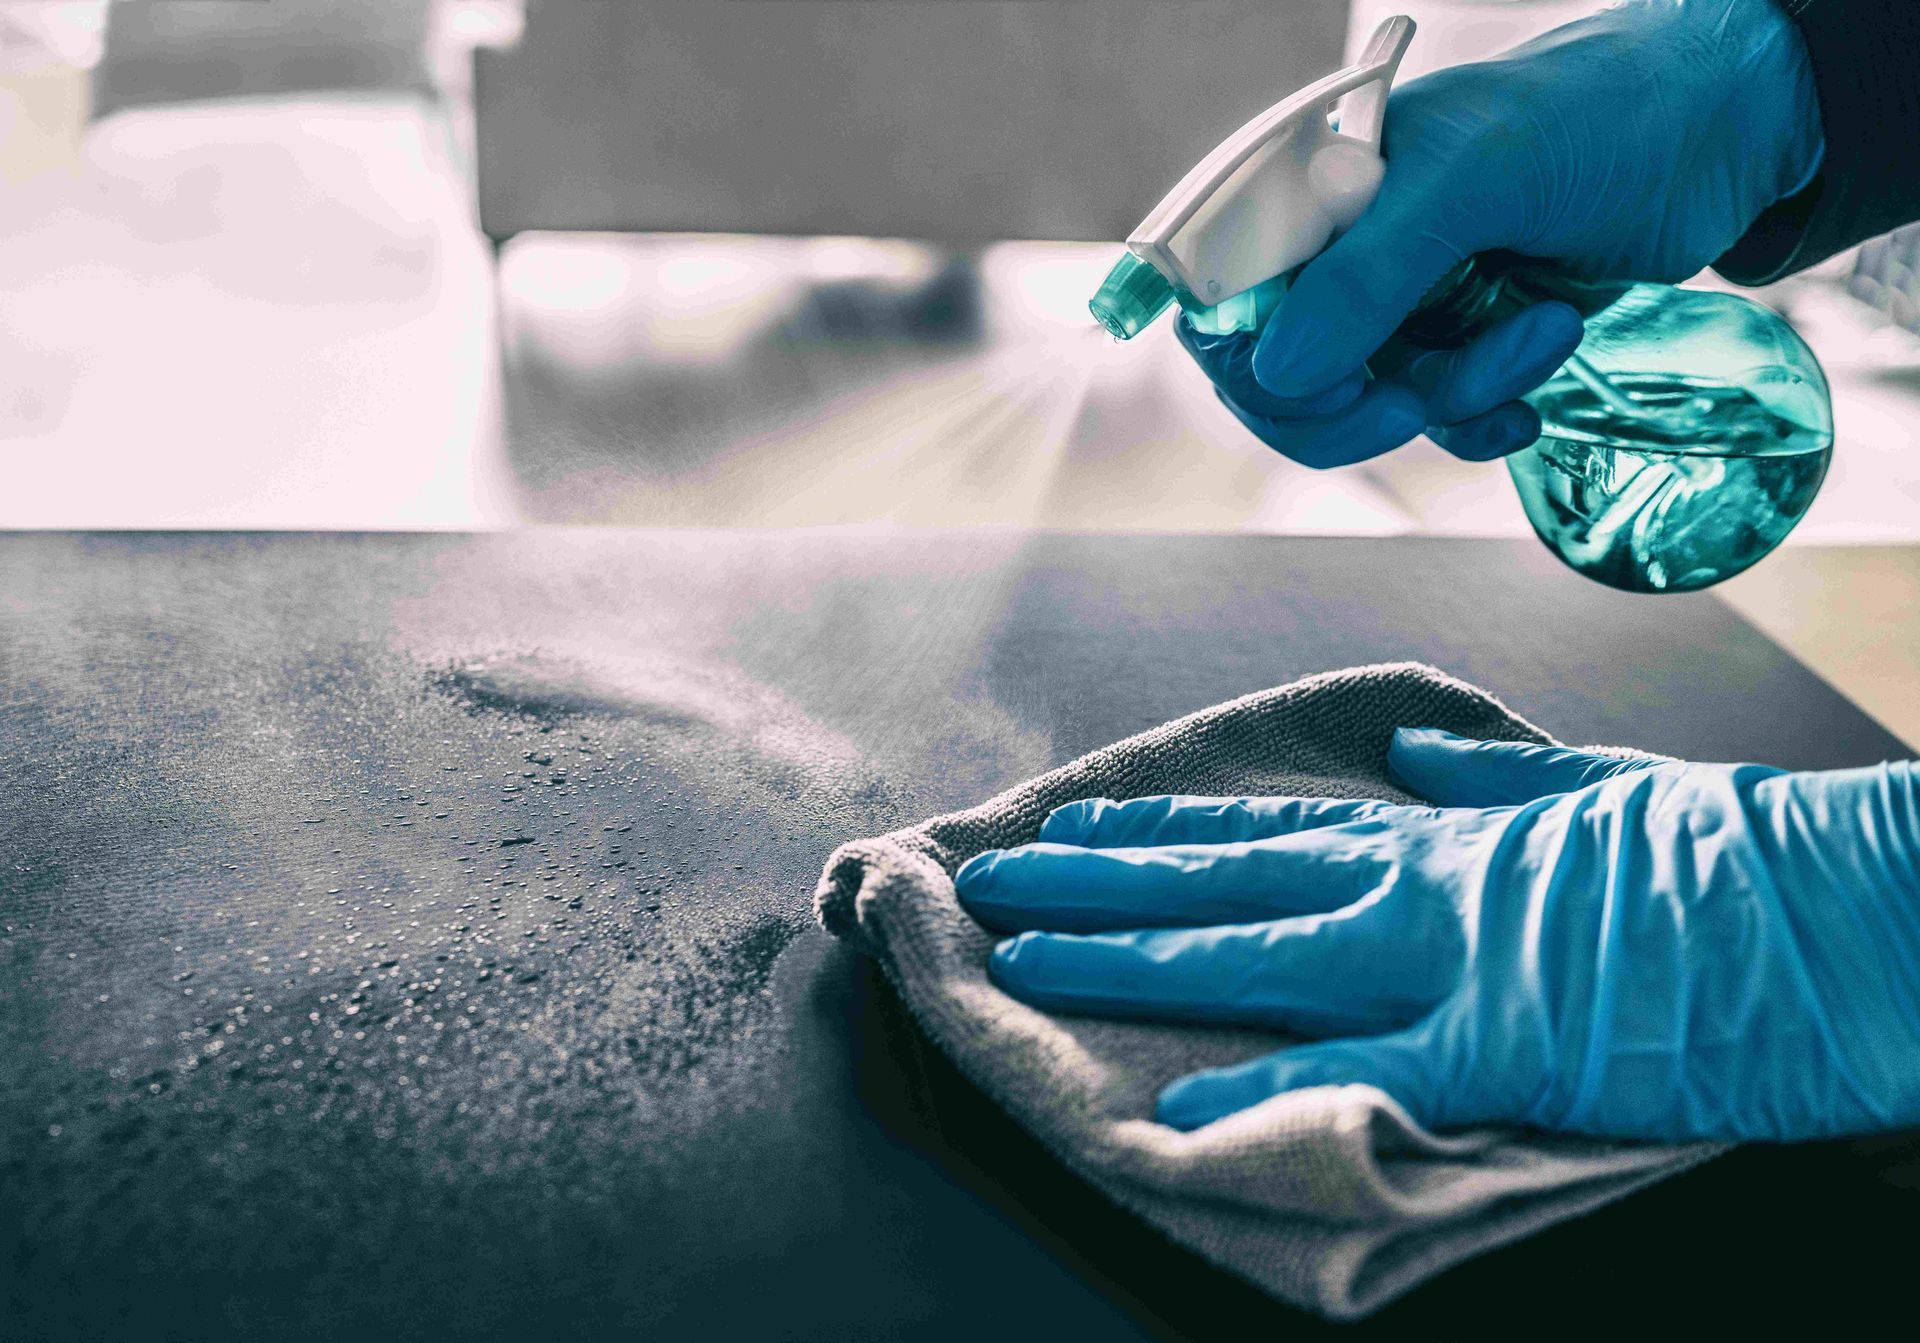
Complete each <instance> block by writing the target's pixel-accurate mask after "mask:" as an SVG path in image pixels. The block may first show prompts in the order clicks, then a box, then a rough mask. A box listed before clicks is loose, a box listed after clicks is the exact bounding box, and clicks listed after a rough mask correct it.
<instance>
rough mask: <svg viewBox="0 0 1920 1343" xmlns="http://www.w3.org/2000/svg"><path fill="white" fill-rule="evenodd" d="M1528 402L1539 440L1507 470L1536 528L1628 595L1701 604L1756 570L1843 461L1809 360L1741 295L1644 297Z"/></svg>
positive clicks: (1574, 563) (1614, 312)
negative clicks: (1699, 598) (1682, 597)
mask: <svg viewBox="0 0 1920 1343" xmlns="http://www.w3.org/2000/svg"><path fill="white" fill-rule="evenodd" d="M1526 399H1527V401H1528V403H1529V404H1531V405H1532V406H1533V408H1534V409H1535V410H1537V411H1539V412H1540V420H1541V424H1542V426H1543V427H1542V432H1541V436H1540V439H1539V441H1538V442H1536V443H1535V444H1533V446H1531V447H1529V448H1525V449H1523V450H1521V451H1520V452H1517V453H1514V454H1513V455H1512V456H1510V457H1508V458H1507V470H1508V472H1509V473H1510V474H1511V475H1512V477H1513V483H1514V486H1515V488H1516V489H1518V491H1519V493H1520V502H1521V505H1522V506H1523V507H1524V508H1525V509H1526V513H1527V519H1528V521H1530V522H1531V523H1532V524H1533V529H1534V531H1535V532H1536V533H1538V535H1539V537H1540V539H1541V540H1542V541H1544V542H1546V544H1547V548H1548V549H1550V550H1552V551H1553V553H1554V554H1556V555H1558V556H1559V557H1560V559H1561V560H1562V561H1564V562H1565V563H1566V564H1567V565H1568V566H1569V567H1570V568H1572V569H1573V570H1575V571H1576V572H1578V573H1581V574H1585V575H1586V576H1587V577H1589V578H1592V579H1595V580H1597V581H1599V582H1602V583H1605V584H1607V585H1608V586H1609V587H1616V588H1621V589H1623V590H1625V591H1628V592H1693V591H1697V590H1698V589H1700V588H1705V587H1711V586H1712V585H1713V584H1715V583H1718V582H1720V581H1721V580H1723V579H1726V578H1731V577H1732V576H1733V575H1734V574H1737V573H1739V572H1740V571H1741V570H1743V569H1745V568H1747V567H1748V566H1750V565H1752V564H1754V563H1755V562H1756V561H1758V560H1760V559H1761V558H1762V557H1764V556H1765V555H1767V554H1768V553H1769V552H1770V551H1772V550H1773V548H1774V547H1775V546H1777V545H1779V544H1780V542H1781V541H1783V540H1784V539H1785V538H1786V535H1787V533H1788V532H1790V531H1792V530H1793V528H1794V526H1795V524H1797V523H1798V522H1799V521H1800V519H1801V518H1802V517H1804V516H1805V515H1806V512H1807V509H1808V508H1810V507H1811V506H1812V504H1813V500H1814V496H1815V495H1816V494H1818V493H1819V490H1820V484H1821V481H1822V480H1824V479H1825V478H1826V474H1827V465H1828V462H1829V461H1830V460H1831V459H1832V456H1833V406H1832V401H1831V399H1830V398H1829V395H1828V392H1827V382H1826V378H1825V377H1824V375H1823V374H1822V373H1821V371H1820V365H1819V362H1818V361H1817V360H1816V359H1815V358H1814V356H1813V352H1812V351H1811V350H1809V349H1808V348H1807V346H1806V343H1805V342H1804V341H1802V340H1801V339H1800V337H1799V336H1798V335H1797V334H1796V333H1795V332H1794V330H1793V328H1792V327H1791V326H1789V325H1788V324H1787V323H1786V322H1785V321H1784V320H1783V319H1782V318H1780V317H1779V316H1778V315H1777V314H1775V313H1773V312H1771V311H1769V310H1768V309H1766V308H1764V307H1761V306H1760V305H1759V304H1757V303H1754V302H1753V301H1752V300H1750V299H1745V298H1741V297H1739V296H1738V295H1735V294H1726V293H1719V292H1713V291H1708V290H1694V289H1674V288H1669V287H1666V286H1662V285H1636V286H1634V287H1633V288H1631V289H1629V290H1628V291H1627V292H1626V293H1625V294H1624V295H1622V296H1621V297H1620V298H1619V299H1618V300H1616V301H1615V302H1614V303H1613V304H1612V305H1610V306H1609V307H1607V308H1605V309H1603V310H1602V311H1600V312H1599V313H1597V314H1594V315H1593V316H1591V317H1589V318H1588V319H1587V336H1586V339H1585V340H1584V341H1582V342H1581V345H1580V349H1579V351H1578V353H1577V354H1576V356H1575V358H1574V359H1573V360H1570V361H1569V362H1568V364H1567V365H1566V366H1565V367H1564V368H1562V369H1561V371H1560V372H1559V373H1557V374H1556V375H1555V376H1554V377H1553V378H1552V379H1551V380H1549V381H1548V382H1547V383H1546V385H1545V386H1543V387H1540V388H1539V389H1537V390H1536V391H1534V392H1533V393H1531V394H1530V395H1529V396H1528V397H1527V398H1526Z"/></svg>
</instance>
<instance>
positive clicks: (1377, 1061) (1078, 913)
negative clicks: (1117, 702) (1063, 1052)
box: [955, 729, 1920, 1141]
mask: <svg viewBox="0 0 1920 1343" xmlns="http://www.w3.org/2000/svg"><path fill="white" fill-rule="evenodd" d="M1389 762H1390V766H1391V768H1392V770H1393V772H1394V775H1395V777H1396V778H1398V779H1399V780H1400V781H1401V782H1402V783H1404V784H1405V785H1406V787H1407V788H1408V789H1409V790H1410V791H1412V792H1414V793H1416V794H1417V795H1419V796H1421V797H1425V798H1428V799H1430V800H1431V801H1432V802H1433V803H1434V804H1435V805H1434V806H1432V807H1422V806H1399V805H1395V804H1391V803H1385V802H1349V801H1333V800H1327V799H1302V798H1237V799H1236V798H1225V799H1222V798H1166V797H1158V798H1143V799H1139V800H1136V801H1132V802H1125V803H1119V804H1116V803H1113V802H1108V801H1089V802H1076V803H1073V804H1071V805H1068V806H1065V807H1061V808H1060V809H1058V810H1057V811H1055V812H1054V813H1053V814H1052V816H1051V817H1049V818H1048V820H1047V823H1046V825H1045V827H1044V828H1043V829H1042V831H1041V842H1040V843H1037V844H1030V845H1025V846H1022V847H1020V848H1016V849H1008V850H1005V851H996V852H992V853H986V854H982V855H980V856H979V857H977V858H975V859H974V860H973V861H971V862H969V863H968V864H967V865H966V866H965V867H963V868H962V869H961V870H960V872H959V874H958V876H957V877H956V878H955V882H956V885H957V886H958V889H959V892H960V898H961V900H962V901H963V902H964V904H965V906H966V908H967V909H968V910H969V911H971V912H972V913H973V914H974V915H975V916H976V917H977V918H979V919H980V920H981V922H983V923H985V924H986V925H988V926H989V927H991V928H994V929H996V930H1001V931H1015V930H1027V931H1020V933H1019V935H1018V936H1017V937H1013V938H1010V939H1009V940H1007V941H1004V942H1002V943H1000V944H999V946H997V947H996V948H995V950H994V952H993V958H992V963H991V975H992V978H993V981H994V983H995V984H997V985H999V986H1000V987H1001V988H1002V989H1003V990H1005V991H1006V992H1007V993H1010V994H1012V995H1014V996H1015V997H1018V998H1021V999H1023V1000H1025V1001H1027V1002H1029V1003H1032V1004H1034V1005H1035V1006H1038V1007H1042V1008H1045V1009H1048V1010H1053V1011H1059V1012H1067V1013H1091V1014H1104V1015H1115V1016H1125V1017H1137V1018H1166V1019H1177V1020H1184V1021H1198V1022H1219V1023H1233V1024H1240V1025H1250V1026H1263V1027H1270V1028H1274V1029H1278V1030H1283V1031H1287V1032H1291V1033H1295V1034H1300V1035H1306V1036H1312V1037H1321V1038H1319V1039H1318V1040H1316V1041H1315V1042H1312V1043H1307V1044H1301V1045H1296V1046H1294V1047H1292V1048H1288V1049H1283V1050H1280V1051H1279V1052H1277V1053H1274V1054H1270V1055H1268V1056H1266V1057H1264V1058H1260V1059H1257V1060H1255V1061H1253V1062H1250V1063H1246V1064H1242V1065H1239V1066H1236V1067H1230V1068H1221V1069H1216V1070H1213V1071H1210V1072H1203V1073H1197V1074H1195V1075H1193V1076H1191V1077H1187V1078H1183V1079H1181V1080H1179V1081H1176V1082H1174V1083H1173V1084H1172V1085H1170V1086H1168V1087H1167V1088H1166V1090H1165V1091H1163V1092H1162V1093H1161V1095H1160V1102H1159V1112H1158V1113H1159V1118H1160V1120H1161V1121H1162V1122H1163V1123H1167V1124H1171V1125H1173V1126H1174V1127H1176V1128H1182V1129H1191V1128H1196V1127H1198V1126H1200V1125H1202V1124H1207V1123H1210V1122H1212V1121H1213V1120H1215V1119H1218V1118H1220V1117H1221V1116H1223V1115H1227V1114H1231V1113H1233V1112H1234V1111H1237V1110H1240V1109H1243V1108H1245V1107H1247V1106H1249V1105H1253V1104H1256V1103H1258V1102H1259V1101H1262V1100H1264V1099H1266V1098H1267V1097H1269V1096H1271V1095H1274V1094H1275V1093H1277V1092H1281V1091H1286V1090H1290V1089H1294V1088H1298V1087H1309V1086H1325V1085H1333V1084H1340V1083H1354V1082H1358V1083H1367V1084H1371V1085H1373V1086H1377V1087H1379V1088H1380V1089H1381V1090H1383V1091H1385V1092H1386V1093H1387V1094H1388V1095H1390V1096H1392V1097H1393V1098H1394V1099H1395V1100H1397V1101H1399V1102H1400V1104H1401V1105H1402V1106H1404V1107H1405V1108H1406V1110H1407V1111H1408V1113H1409V1114H1411V1115H1412V1116H1413V1117H1414V1118H1415V1119H1416V1120H1418V1121H1419V1122H1421V1123H1422V1124H1425V1125H1428V1126H1429V1127H1433V1128H1450V1127H1456V1126H1462V1125H1474V1124H1483V1123H1511V1124H1525V1125H1531V1126H1533V1127H1536V1128H1542V1129H1553V1130H1561V1131H1566V1132H1574V1133H1583V1134H1593V1135H1598V1136H1604V1137H1616V1138H1648V1139H1661V1140H1669V1141H1672V1140H1681V1139H1693V1138H1720V1139H1777V1140H1786V1139H1798V1138H1814V1137H1820V1136H1825V1135H1834V1134H1846V1133H1861V1132H1867V1131H1874V1130H1887V1129H1894V1128H1901V1127H1908V1126H1915V1125H1920V766H1916V765H1915V764H1913V763H1912V762H1907V763H1902V764H1893V765H1881V766H1877V767H1875V768H1872V769H1855V770H1843V771H1838V772H1834V773H1809V774H1788V773H1783V772H1781V771H1779V770H1775V769H1768V768H1764V767H1761V766H1758V765H1694V764H1680V763H1672V764H1661V765H1652V766H1649V765H1647V764H1645V763H1641V762H1626V761H1621V760H1617V759H1612V758H1609V757H1605V756H1593V755H1584V754H1581V753H1579V752H1574V751H1566V750H1558V749H1547V748H1542V747H1532V746H1521V745H1516V744H1512V743H1493V742H1476V741H1468V740H1465V739H1463V738H1460V737H1455V736H1452V735H1450V734H1447V733H1444V732H1437V731H1432V730H1426V729H1422V730H1417V731H1414V730H1402V731H1401V732H1399V733H1397V734H1395V737H1394V741H1393V746H1392V750H1391V754H1390V756H1389Z"/></svg>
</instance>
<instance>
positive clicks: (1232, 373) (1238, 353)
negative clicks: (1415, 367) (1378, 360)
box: [1173, 315, 1367, 420]
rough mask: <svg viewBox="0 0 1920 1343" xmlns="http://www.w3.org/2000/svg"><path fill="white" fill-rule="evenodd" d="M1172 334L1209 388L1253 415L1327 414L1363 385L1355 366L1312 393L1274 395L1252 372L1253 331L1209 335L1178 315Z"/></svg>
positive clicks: (1357, 395)
mask: <svg viewBox="0 0 1920 1343" xmlns="http://www.w3.org/2000/svg"><path fill="white" fill-rule="evenodd" d="M1173 334H1174V338H1175V339H1176V340H1178V341H1179V342H1180V344H1181V345H1182V346H1183V347H1184V348H1185V349H1186V351H1187V353H1188V354H1190V355H1192V356H1193V360H1194V362H1195V363H1197V364H1199V365H1200V371H1201V372H1202V373H1205V374H1206V375H1207V377H1208V379H1209V380H1210V381H1211V382H1212V383H1213V385H1214V386H1215V387H1217V388H1218V389H1219V390H1220V391H1222V392H1225V393H1226V394H1227V395H1228V396H1230V397H1232V398H1233V401H1234V403H1235V404H1236V405H1238V406H1240V407H1242V408H1243V409H1245V410H1248V411H1251V412H1252V413H1253V414H1255V415H1260V416H1265V417H1267V418H1269V419H1281V420H1285V419H1311V418H1314V417H1316V416H1320V415H1332V414H1333V413H1335V412H1336V411H1341V410H1345V409H1346V408H1347V407H1348V406H1350V405H1352V404H1353V403H1354V402H1355V401H1357V400H1359V399H1360V393H1361V392H1363V391H1365V390H1366V386H1367V375H1366V372H1365V371H1364V370H1362V369H1355V370H1354V371H1353V374H1352V376H1351V377H1348V378H1345V379H1343V380H1342V381H1340V382H1337V383H1335V384H1334V385H1333V386H1332V387H1329V388H1328V389H1327V390H1326V391H1324V392H1319V393H1316V394H1315V395H1313V396H1306V397H1284V396H1275V395H1274V394H1273V393H1272V392H1269V391H1268V390H1267V389H1266V388H1264V387H1262V386H1261V385H1260V383H1259V380H1258V379H1256V378H1255V377H1254V376H1253V336H1252V335H1251V334H1249V333H1248V332H1245V331H1234V332H1229V333H1227V334H1225V335H1218V336H1215V335H1209V334H1207V333H1206V332H1204V331H1197V330H1195V329H1194V327H1193V325H1192V324H1191V323H1190V322H1188V321H1187V319H1186V317H1185V316H1184V315H1183V316H1181V317H1180V318H1179V319H1177V320H1176V321H1175V322H1174V324H1173Z"/></svg>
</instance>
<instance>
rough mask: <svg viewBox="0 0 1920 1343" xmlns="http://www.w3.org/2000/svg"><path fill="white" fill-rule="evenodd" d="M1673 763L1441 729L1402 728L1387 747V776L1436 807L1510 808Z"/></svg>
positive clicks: (1396, 732)
mask: <svg viewBox="0 0 1920 1343" xmlns="http://www.w3.org/2000/svg"><path fill="white" fill-rule="evenodd" d="M1665 763H1667V762H1666V761H1661V760H1623V759H1619V758H1617V757H1614V756H1607V755H1591V754H1589V753H1587V752H1585V751H1570V750H1568V749H1566V748H1565V747H1563V746H1532V745H1528V744H1527V743H1524V742H1515V741H1475V740H1473V739H1472V738H1469V737H1456V736H1454V735H1453V733H1451V732H1443V731H1441V730H1440V729H1439V728H1430V727H1427V728H1405V727H1403V728H1399V729H1396V730H1395V732H1394V734H1393V743H1392V744H1391V745H1390V746H1389V747H1388V748H1387V772H1388V774H1390V775H1391V776H1392V777H1393V778H1394V779H1395V780H1396V781H1398V782H1399V783H1400V784H1401V785H1403V786H1404V787H1405V788H1406V789H1407V790H1408V791H1409V792H1411V793H1414V794H1416V795H1418V796H1420V797H1423V798H1425V799H1426V800H1427V801H1429V802H1431V803H1432V804H1433V805H1434V806H1436V807H1510V806H1518V805H1519V804H1521V803H1524V802H1532V801H1533V800H1535V799H1536V798H1542V797H1551V796H1553V795H1554V794H1556V793H1571V792H1573V791H1575V790H1576V789H1580V788H1585V787H1587V786H1588V785H1589V784H1595V783H1599V782H1601V781H1602V780H1604V779H1611V778H1613V777H1615V776H1616V775H1620V774H1628V773H1632V772H1633V771H1635V770H1643V769H1651V768H1653V767H1654V766H1656V765H1661V764H1665Z"/></svg>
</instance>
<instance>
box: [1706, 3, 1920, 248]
mask: <svg viewBox="0 0 1920 1343" xmlns="http://www.w3.org/2000/svg"><path fill="white" fill-rule="evenodd" d="M1779 3H1781V4H1783V5H1785V7H1786V10H1787V12H1788V13H1789V14H1790V15H1792V16H1793V19H1794V21H1795V22H1796V23H1798V24H1799V25H1800V32H1801V35H1802V36H1803V37H1805V39H1806V43H1807V52H1808V55H1809V56H1810V57H1811V58H1812V61H1813V83H1814V89H1815V92H1816V94H1817V96H1818V98H1819V102H1820V120H1821V125H1822V127H1823V128H1824V130H1825V132H1826V141H1827V150H1826V154H1825V156H1824V157H1823V158H1822V160H1821V163H1820V170H1819V172H1817V173H1816V174H1815V175H1814V179H1813V181H1811V182H1809V183H1808V184H1807V186H1806V187H1805V189H1803V190H1801V191H1799V192H1797V193H1796V194H1794V195H1792V196H1789V197H1788V198H1787V199H1785V200H1783V201H1781V202H1779V203H1778V204H1776V205H1774V206H1773V207H1772V208H1771V209H1769V210H1768V211H1767V212H1766V213H1765V214H1763V215H1761V216H1760V218H1759V219H1757V220H1756V221H1754V225H1753V227H1752V228H1750V229H1748V230H1747V232H1746V235H1745V236H1744V237H1742V238H1741V239H1740V241H1739V242H1737V243H1735V244H1734V245H1733V247H1732V249H1731V250H1729V251H1728V252H1727V254H1726V255H1725V256H1723V257H1721V258H1720V259H1719V260H1718V261H1716V262H1715V263H1714V266H1713V268H1714V269H1715V270H1717V271H1719V272H1720V273H1721V274H1722V275H1724V276H1725V277H1726V278H1727V279H1729V280H1732V281H1734V282H1735V283H1736V284H1766V283H1768V282H1769V281H1772V280H1777V279H1779V278H1780V277H1781V276H1783V275H1788V274H1791V273H1792V272H1794V271H1797V270H1804V269H1805V268H1806V267H1808V266H1812V265H1815V264H1816V263H1818V262H1821V261H1825V260H1826V259H1827V258H1828V257H1830V256H1832V255H1833V254H1834V253H1836V252H1840V251H1844V250H1845V249H1847V248H1849V247H1851V246H1853V245H1854V244H1855V243H1857V242H1862V241H1864V240H1865V239H1868V238H1871V237H1874V236H1876V235H1877V234H1881V233H1885V232H1886V231H1887V230H1888V229H1891V228H1897V227H1899V226H1900V225H1901V224H1906V223H1911V222H1912V221H1914V220H1916V219H1920V0H1779Z"/></svg>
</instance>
